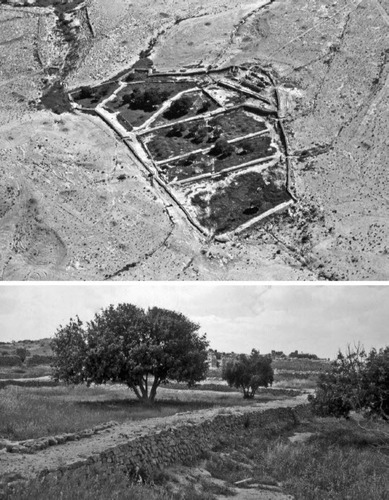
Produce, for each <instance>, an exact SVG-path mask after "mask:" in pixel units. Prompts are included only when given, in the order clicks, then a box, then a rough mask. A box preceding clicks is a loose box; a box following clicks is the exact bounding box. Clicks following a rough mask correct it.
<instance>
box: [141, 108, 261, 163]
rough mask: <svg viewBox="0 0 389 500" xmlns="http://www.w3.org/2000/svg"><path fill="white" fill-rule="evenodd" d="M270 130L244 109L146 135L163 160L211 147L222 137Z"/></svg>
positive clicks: (156, 155)
mask: <svg viewBox="0 0 389 500" xmlns="http://www.w3.org/2000/svg"><path fill="white" fill-rule="evenodd" d="M266 129H267V127H266V123H265V122H264V121H263V120H262V119H260V118H259V117H257V116H256V115H254V114H253V113H250V112H248V111H245V110H244V109H242V108H239V109H235V110H232V111H230V112H227V113H225V114H221V115H217V116H212V117H211V118H204V119H200V120H196V121H191V122H187V123H176V124H175V125H173V126H172V127H169V128H165V129H162V130H158V131H155V132H154V133H153V134H150V135H147V136H145V141H146V143H147V147H148V149H149V151H150V154H151V155H152V157H153V159H154V160H155V161H164V160H167V159H169V158H174V157H176V156H180V155H183V154H187V153H190V152H191V151H196V150H199V149H209V148H212V147H213V146H214V144H215V143H216V141H217V140H218V139H220V138H221V137H223V138H224V139H227V140H232V139H236V138H239V137H244V136H245V135H248V134H253V133H258V132H262V131H265V130H266Z"/></svg>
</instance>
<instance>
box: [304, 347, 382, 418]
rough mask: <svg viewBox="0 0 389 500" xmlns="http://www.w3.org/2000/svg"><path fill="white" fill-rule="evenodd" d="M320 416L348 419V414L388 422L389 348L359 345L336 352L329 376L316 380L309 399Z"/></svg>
mask: <svg viewBox="0 0 389 500" xmlns="http://www.w3.org/2000/svg"><path fill="white" fill-rule="evenodd" d="M310 401H311V404H312V406H313V408H314V410H315V412H316V413H317V414H319V415H321V416H329V415H333V416H335V417H346V418H347V417H348V416H349V414H350V411H356V412H364V413H366V414H367V415H370V416H372V415H376V416H380V417H382V418H384V419H385V420H388V419H389V347H385V348H383V349H379V350H378V351H377V350H376V349H372V350H371V351H370V353H369V354H367V353H366V351H365V350H364V349H363V347H361V346H359V345H358V346H356V347H355V348H354V349H351V348H350V347H349V348H348V350H347V352H346V353H345V354H343V353H342V352H341V351H339V353H338V356H337V359H336V360H335V361H334V362H333V363H332V366H331V369H330V371H329V372H328V373H324V374H322V375H321V376H320V377H319V381H318V386H317V389H316V394H315V396H311V397H310Z"/></svg>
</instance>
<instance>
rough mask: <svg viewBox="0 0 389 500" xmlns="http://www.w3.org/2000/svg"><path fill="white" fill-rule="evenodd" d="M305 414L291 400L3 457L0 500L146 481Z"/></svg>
mask: <svg viewBox="0 0 389 500" xmlns="http://www.w3.org/2000/svg"><path fill="white" fill-rule="evenodd" d="M308 415H309V408H308V406H307V405H306V404H305V403H304V404H301V400H300V401H299V400H298V398H294V399H289V400H285V401H283V402H279V401H278V402H277V403H271V404H260V405H258V406H255V407H234V408H227V409H217V410H203V411H198V412H187V413H184V414H181V415H175V416H173V417H168V418H166V419H162V418H161V419H150V420H149V421H147V422H146V421H143V422H142V423H139V422H138V423H136V424H134V423H132V424H123V425H120V426H115V427H114V428H113V429H108V430H107V434H106V435H105V437H101V436H100V438H98V437H96V438H89V439H88V440H87V441H88V448H85V445H84V448H83V446H82V443H81V442H73V443H66V444H64V445H62V446H54V447H51V448H49V449H47V450H43V451H40V452H38V453H35V454H34V455H23V456H21V455H16V454H13V453H7V454H5V453H3V454H2V456H1V458H0V470H1V468H2V466H3V465H5V464H6V460H7V457H8V459H9V462H8V464H7V467H6V468H4V472H3V473H2V474H1V476H0V498H13V497H14V498H15V497H19V496H20V495H21V494H22V493H23V491H25V490H26V489H31V488H36V487H37V485H38V484H39V487H40V488H48V489H50V488H51V487H52V486H56V487H57V486H58V485H59V486H60V485H61V484H66V483H69V481H70V482H72V483H73V484H76V485H77V484H84V485H85V484H88V483H90V484H96V482H99V483H100V482H101V484H103V483H104V481H106V480H108V479H110V480H112V479H113V478H114V479H116V478H117V479H118V480H122V479H123V477H125V478H126V479H129V480H136V479H139V477H142V479H147V477H148V476H149V475H150V474H151V473H152V471H153V470H154V469H158V468H161V467H166V466H169V465H172V464H175V463H182V462H184V463H187V462H189V461H193V460H195V459H196V458H199V457H201V456H202V455H203V453H204V452H206V451H207V450H211V449H213V448H214V447H216V446H217V445H219V444H220V443H222V442H223V441H225V440H226V439H228V438H229V437H231V436H234V435H236V436H238V435H239V433H241V432H254V431H255V429H270V428H272V429H274V428H276V429H279V430H281V429H282V428H285V427H286V426H291V425H294V424H296V423H298V421H299V420H300V418H305V417H307V416H308ZM137 428H138V431H137ZM94 440H95V441H94ZM93 444H94V445H93ZM71 447H73V448H71ZM60 448H62V451H61V450H60ZM81 451H82V453H80V452H81ZM86 451H88V452H86ZM59 457H60V458H61V459H59ZM72 458H73V459H72ZM22 459H23V460H22ZM12 460H14V462H13V463H12ZM34 460H35V461H34ZM38 464H39V465H38ZM28 476H29V477H28Z"/></svg>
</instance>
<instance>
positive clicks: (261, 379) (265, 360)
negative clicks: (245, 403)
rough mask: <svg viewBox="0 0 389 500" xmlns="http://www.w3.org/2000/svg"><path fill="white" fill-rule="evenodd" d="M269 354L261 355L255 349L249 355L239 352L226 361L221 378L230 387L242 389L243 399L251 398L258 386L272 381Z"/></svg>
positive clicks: (269, 383) (265, 385)
mask: <svg viewBox="0 0 389 500" xmlns="http://www.w3.org/2000/svg"><path fill="white" fill-rule="evenodd" d="M271 363H272V359H271V357H270V356H261V355H260V354H259V352H258V351H257V350H256V349H253V350H252V351H251V354H250V356H248V355H247V354H240V355H239V356H238V357H237V358H236V359H233V360H230V361H228V362H227V364H226V366H225V367H224V369H223V373H222V378H223V380H226V381H227V383H228V385H229V386H230V387H236V388H237V389H242V390H243V397H244V398H245V399H248V398H253V397H254V396H255V393H256V391H257V390H258V388H259V387H268V386H269V385H271V384H272V383H273V378H274V373H273V368H272V366H271Z"/></svg>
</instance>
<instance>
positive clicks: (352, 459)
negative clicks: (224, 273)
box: [0, 283, 389, 500]
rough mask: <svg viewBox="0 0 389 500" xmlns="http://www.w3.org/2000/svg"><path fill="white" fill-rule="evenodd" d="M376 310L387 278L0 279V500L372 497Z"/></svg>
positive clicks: (384, 428) (380, 490)
mask: <svg viewBox="0 0 389 500" xmlns="http://www.w3.org/2000/svg"><path fill="white" fill-rule="evenodd" d="M35 285H36V284H35ZM141 285H142V286H141ZM388 306H389V286H384V285H372V286H356V285H350V286H346V285H341V286H326V285H323V284H321V285H317V286H301V285H296V284H294V285H289V284H288V285H286V286H275V285H270V286H264V285H258V284H244V285H241V284H224V283H219V284H215V283H174V284H169V283H168V284H166V283H164V284H161V283H143V284H138V283H132V284H122V283H115V284H112V283H109V284H106V285H104V284H94V283H92V284H88V285H82V286H80V285H77V284H59V285H53V284H44V285H43V284H42V285H41V284H39V286H34V284H28V285H20V284H18V285H14V286H2V287H0V319H1V342H0V498H1V499H4V500H58V499H61V500H96V499H98V500H119V499H120V500H122V499H123V500H223V499H232V500H346V499H350V500H351V499H352V500H386V499H387V498H388V491H389V475H388V467H389V432H388V430H389V429H388V422H389V345H388V335H387V331H388V323H389V307H388ZM21 310H23V314H21Z"/></svg>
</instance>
